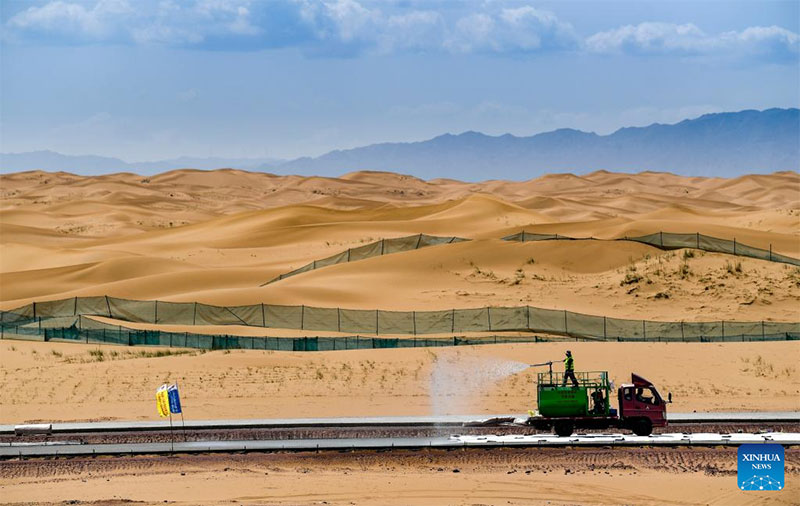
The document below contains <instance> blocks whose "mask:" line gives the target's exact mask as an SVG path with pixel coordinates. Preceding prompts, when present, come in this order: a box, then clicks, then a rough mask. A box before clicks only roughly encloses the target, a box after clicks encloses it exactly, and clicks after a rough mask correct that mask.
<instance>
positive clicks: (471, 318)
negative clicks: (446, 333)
mask: <svg viewBox="0 0 800 506" xmlns="http://www.w3.org/2000/svg"><path fill="white" fill-rule="evenodd" d="M487 330H489V308H478V309H456V310H455V323H454V325H453V332H484V331H487Z"/></svg>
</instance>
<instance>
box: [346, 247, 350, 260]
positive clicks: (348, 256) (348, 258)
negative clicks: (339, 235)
mask: <svg viewBox="0 0 800 506" xmlns="http://www.w3.org/2000/svg"><path fill="white" fill-rule="evenodd" d="M347 261H348V262H349V261H350V248H347Z"/></svg>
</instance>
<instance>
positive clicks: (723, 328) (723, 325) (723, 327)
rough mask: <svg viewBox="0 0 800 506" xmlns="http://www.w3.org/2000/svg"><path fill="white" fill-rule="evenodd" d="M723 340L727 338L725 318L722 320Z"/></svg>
mask: <svg viewBox="0 0 800 506" xmlns="http://www.w3.org/2000/svg"><path fill="white" fill-rule="evenodd" d="M722 340H723V341H724V340H725V320H722Z"/></svg>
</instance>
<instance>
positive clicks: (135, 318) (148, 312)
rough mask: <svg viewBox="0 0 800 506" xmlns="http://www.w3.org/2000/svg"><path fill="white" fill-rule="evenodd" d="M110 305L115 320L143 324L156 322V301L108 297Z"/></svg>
mask: <svg viewBox="0 0 800 506" xmlns="http://www.w3.org/2000/svg"><path fill="white" fill-rule="evenodd" d="M108 305H109V308H110V309H111V317H112V318H114V319H115V320H127V321H131V322H141V323H155V322H156V301H154V300H130V299H118V298H116V297H108Z"/></svg>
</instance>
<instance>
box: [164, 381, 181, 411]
mask: <svg viewBox="0 0 800 506" xmlns="http://www.w3.org/2000/svg"><path fill="white" fill-rule="evenodd" d="M167 395H169V412H170V413H175V414H177V413H180V412H181V396H180V394H178V385H171V386H170V387H169V389H168V390H167Z"/></svg>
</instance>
